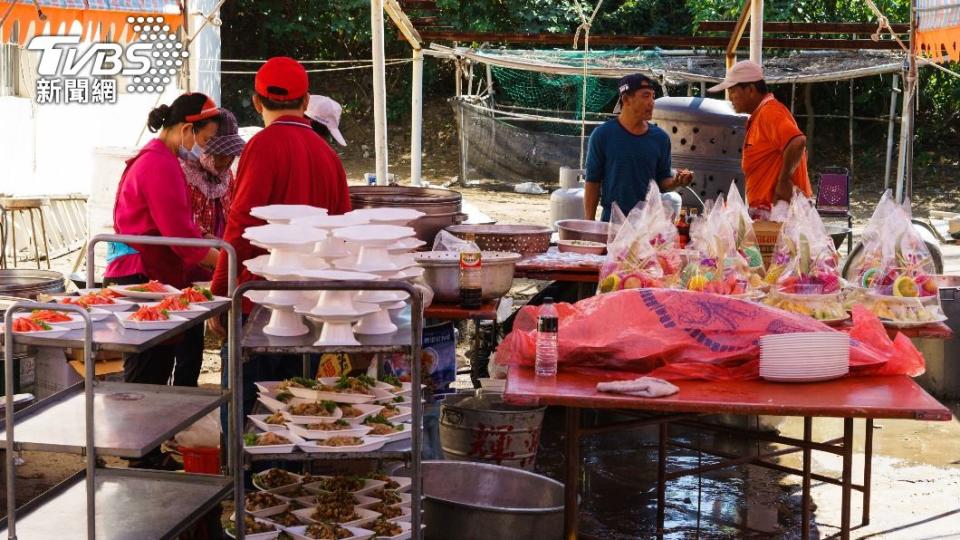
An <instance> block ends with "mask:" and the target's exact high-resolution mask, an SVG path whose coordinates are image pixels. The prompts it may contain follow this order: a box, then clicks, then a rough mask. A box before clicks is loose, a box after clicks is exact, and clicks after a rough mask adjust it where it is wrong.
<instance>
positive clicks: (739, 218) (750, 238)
mask: <svg viewBox="0 0 960 540" xmlns="http://www.w3.org/2000/svg"><path fill="white" fill-rule="evenodd" d="M723 213H724V215H725V216H726V218H727V221H729V222H730V226H731V227H733V231H734V236H735V241H736V249H737V252H739V253H740V255H741V256H742V257H743V258H744V259H746V261H747V264H748V265H749V266H750V270H751V272H752V273H754V274H757V275H759V276H762V275H763V273H764V267H763V256H762V255H761V253H760V246H759V243H758V242H757V235H756V233H755V232H754V231H753V220H751V219H750V213H749V212H748V211H747V205H746V203H744V201H743V197H741V196H740V191H739V190H738V189H737V186H736V184H733V183H731V184H730V189H728V190H727V201H726V206H724V209H723Z"/></svg>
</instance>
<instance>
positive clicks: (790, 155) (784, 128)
mask: <svg viewBox="0 0 960 540" xmlns="http://www.w3.org/2000/svg"><path fill="white" fill-rule="evenodd" d="M723 90H729V98H730V102H731V103H732V104H733V108H734V110H736V111H737V112H738V113H748V114H749V115H750V119H749V120H747V134H746V137H745V138H744V141H743V157H742V167H743V173H744V176H745V177H746V188H747V204H749V205H750V208H751V209H764V208H765V209H769V208H770V207H771V206H773V205H775V204H777V201H781V200H784V201H789V200H790V199H791V198H792V197H793V190H794V188H797V189H799V190H800V191H801V192H803V194H804V195H806V196H807V197H809V196H810V195H811V194H812V193H813V191H812V190H811V189H810V178H809V177H808V176H807V153H806V145H807V138H806V137H805V136H804V135H803V132H802V131H800V128H799V127H797V121H796V120H794V118H793V115H792V114H790V110H789V109H787V107H785V106H784V105H783V103H780V102H779V101H777V98H775V97H774V96H773V94H772V93H771V92H769V91H768V90H767V83H766V82H765V81H764V80H763V68H761V67H760V65H758V64H757V63H756V62H751V61H749V60H744V61H743V62H737V63H736V64H735V65H734V66H733V67H731V68H730V69H728V70H727V76H726V78H724V80H723V82H721V83H720V84H718V85H716V86H714V87H712V88H710V91H711V92H721V91H723Z"/></svg>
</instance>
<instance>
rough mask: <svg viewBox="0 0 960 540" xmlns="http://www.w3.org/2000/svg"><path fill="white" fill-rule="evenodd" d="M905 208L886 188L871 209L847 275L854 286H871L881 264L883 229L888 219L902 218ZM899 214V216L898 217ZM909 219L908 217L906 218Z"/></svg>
mask: <svg viewBox="0 0 960 540" xmlns="http://www.w3.org/2000/svg"><path fill="white" fill-rule="evenodd" d="M905 212H906V210H905V208H904V207H902V206H900V205H899V204H897V202H896V200H895V199H894V196H893V192H892V191H891V190H889V189H888V190H887V191H885V192H884V194H883V196H881V197H880V202H879V203H877V207H876V208H875V209H874V211H873V215H872V216H871V217H870V221H869V222H867V226H866V227H864V229H863V233H861V235H860V243H861V244H862V245H863V247H862V248H861V249H860V251H859V254H857V255H856V260H854V261H853V267H854V268H853V273H852V274H851V275H848V276H847V279H848V280H850V281H851V282H852V284H853V286H854V287H860V288H864V289H869V288H872V287H873V285H874V283H873V282H874V280H875V279H876V278H877V277H879V275H880V271H881V267H882V265H883V231H884V228H885V226H886V224H887V221H888V220H890V219H899V218H902V217H903V215H904V214H905ZM898 216H899V217H898ZM907 221H909V219H908V220H907Z"/></svg>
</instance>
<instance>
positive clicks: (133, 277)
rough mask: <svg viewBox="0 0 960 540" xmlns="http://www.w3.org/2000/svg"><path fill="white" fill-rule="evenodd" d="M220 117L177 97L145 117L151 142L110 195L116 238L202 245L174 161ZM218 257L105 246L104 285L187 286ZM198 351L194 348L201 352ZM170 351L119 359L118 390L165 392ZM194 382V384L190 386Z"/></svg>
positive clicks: (205, 104) (199, 142)
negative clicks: (146, 387)
mask: <svg viewBox="0 0 960 540" xmlns="http://www.w3.org/2000/svg"><path fill="white" fill-rule="evenodd" d="M219 115H220V110H219V109H218V108H217V106H216V104H215V103H214V102H213V100H211V99H210V98H208V97H207V96H205V95H203V94H199V93H192V94H184V95H182V96H180V97H178V98H177V99H176V100H174V102H173V103H172V104H170V105H161V106H159V107H157V108H156V109H153V110H152V111H150V115H149V117H148V120H147V127H148V128H149V129H150V131H151V132H153V133H157V137H156V138H155V139H152V140H151V141H150V142H148V143H147V144H146V145H145V146H144V147H143V148H141V149H140V152H139V153H138V154H137V155H136V157H134V158H133V159H131V160H129V161H127V167H126V169H125V170H124V171H123V176H122V177H121V178H120V184H119V186H118V187H117V198H116V203H115V205H114V208H113V223H114V228H115V230H116V231H117V233H118V234H131V235H141V236H164V237H168V238H171V237H180V238H202V236H203V235H202V234H201V232H200V229H199V228H198V227H197V225H196V224H195V223H194V221H193V210H192V208H191V205H190V195H189V191H188V189H187V182H186V179H185V178H184V174H183V170H182V169H181V168H180V163H179V161H177V157H178V156H186V155H187V154H188V153H190V150H191V149H194V148H203V146H204V145H206V143H207V141H208V140H209V139H210V138H212V137H213V136H214V135H215V134H216V133H217V128H218V126H219ZM218 255H219V253H218V252H217V250H215V249H211V248H191V247H165V246H147V245H136V244H135V245H126V244H112V245H111V246H109V251H108V255H107V270H106V272H105V277H104V282H105V284H118V285H125V284H131V283H144V282H146V281H148V280H151V279H155V280H158V281H160V282H162V283H166V284H169V285H173V286H174V287H178V288H180V287H186V286H187V285H189V284H190V283H189V275H188V271H189V270H190V269H191V268H193V267H195V266H197V265H200V266H202V267H206V268H211V269H212V268H213V267H214V266H215V265H216V263H217V257H218ZM201 346H202V345H201ZM173 362H174V347H173V346H169V345H159V346H157V347H154V348H153V349H151V350H149V351H147V352H144V353H141V354H139V355H129V356H127V357H126V358H125V359H124V365H123V376H124V380H125V381H126V382H136V383H145V384H166V383H167V381H168V380H169V379H170V375H171V373H172V371H173ZM195 384H196V382H194V385H195Z"/></svg>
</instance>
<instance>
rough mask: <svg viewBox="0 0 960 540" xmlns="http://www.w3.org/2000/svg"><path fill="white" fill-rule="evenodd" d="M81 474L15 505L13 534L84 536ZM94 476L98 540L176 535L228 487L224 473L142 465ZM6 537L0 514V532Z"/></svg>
mask: <svg viewBox="0 0 960 540" xmlns="http://www.w3.org/2000/svg"><path fill="white" fill-rule="evenodd" d="M85 478H86V473H85V472H84V471H81V472H79V473H77V474H75V475H73V476H71V477H70V478H68V479H66V480H64V481H63V482H61V483H60V484H58V485H57V486H56V487H54V488H53V489H51V490H49V491H47V492H45V493H44V494H43V495H40V496H39V497H37V498H36V499H34V500H32V501H30V502H28V503H27V504H26V505H24V506H23V508H21V509H19V510H18V511H17V522H16V525H17V537H18V538H24V539H30V540H42V539H48V538H49V539H57V540H67V539H74V538H76V539H78V540H80V539H85V538H86V537H87V525H86V524H87V499H86V482H85ZM95 482H96V510H97V517H96V535H97V539H98V540H106V539H108V540H144V539H146V538H150V539H163V540H165V539H172V538H176V537H177V535H179V534H180V533H181V532H183V530H184V529H186V528H187V527H188V526H190V524H191V523H193V522H195V521H196V520H197V518H199V517H200V516H202V515H204V514H205V513H207V512H209V511H210V510H211V509H212V508H213V507H214V506H215V505H216V504H217V503H219V502H220V501H221V500H222V499H223V498H224V497H225V496H226V495H227V494H228V493H230V490H231V488H232V479H231V478H227V477H222V476H211V475H196V474H183V473H168V472H161V471H145V470H142V469H97V472H96V476H95ZM6 537H7V520H6V518H3V519H2V520H0V538H6Z"/></svg>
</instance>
